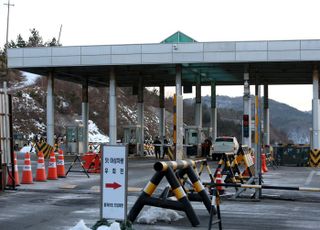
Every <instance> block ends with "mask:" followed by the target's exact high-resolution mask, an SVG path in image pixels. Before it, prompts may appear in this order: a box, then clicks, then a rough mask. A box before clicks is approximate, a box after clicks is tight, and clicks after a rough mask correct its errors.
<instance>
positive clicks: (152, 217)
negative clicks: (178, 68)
mask: <svg viewBox="0 0 320 230" xmlns="http://www.w3.org/2000/svg"><path fill="white" fill-rule="evenodd" d="M182 218H183V216H181V215H180V214H179V213H177V212H176V211H173V210H169V209H163V208H157V207H150V208H149V209H147V210H145V211H143V212H142V213H141V214H140V215H139V216H138V220H137V222H138V223H141V224H155V223H156V222H157V221H164V222H172V221H177V220H179V219H182Z"/></svg>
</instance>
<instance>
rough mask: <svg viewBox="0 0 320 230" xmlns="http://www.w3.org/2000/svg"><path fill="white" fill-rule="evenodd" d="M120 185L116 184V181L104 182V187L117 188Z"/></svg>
mask: <svg viewBox="0 0 320 230" xmlns="http://www.w3.org/2000/svg"><path fill="white" fill-rule="evenodd" d="M120 187H121V184H118V183H117V182H113V183H106V188H113V189H117V188H120Z"/></svg>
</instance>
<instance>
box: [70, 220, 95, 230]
mask: <svg viewBox="0 0 320 230" xmlns="http://www.w3.org/2000/svg"><path fill="white" fill-rule="evenodd" d="M69 230H91V228H88V227H87V226H86V224H85V223H84V221H83V220H80V221H79V222H78V223H77V224H76V226H74V227H72V228H70V229H69Z"/></svg>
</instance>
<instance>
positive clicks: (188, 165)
mask: <svg viewBox="0 0 320 230" xmlns="http://www.w3.org/2000/svg"><path fill="white" fill-rule="evenodd" d="M201 161H202V160H199V161H193V160H181V161H168V162H163V161H162V162H161V161H160V162H156V163H155V164H154V169H155V171H156V173H155V174H154V175H153V177H152V178H151V180H150V181H149V182H148V184H147V185H146V187H145V188H144V189H143V191H142V193H141V195H140V196H139V198H138V199H137V201H136V202H135V204H134V205H133V207H132V208H131V210H130V212H129V214H128V220H130V221H131V222H134V221H135V219H136V218H137V216H138V215H139V213H140V211H141V210H142V208H143V207H144V206H145V205H150V206H155V207H161V208H166V209H173V210H179V211H184V212H185V213H186V215H187V217H188V219H189V221H190V223H191V224H192V226H194V227H195V226H197V225H199V224H200V220H199V218H198V216H197V215H196V213H195V211H194V209H193V207H192V206H191V203H190V199H189V194H187V193H186V192H185V189H184V188H183V186H182V185H181V184H180V182H179V179H180V178H182V177H183V176H184V175H185V174H187V176H188V177H189V179H190V181H191V183H192V185H193V188H194V190H195V192H196V193H197V194H198V195H199V197H200V199H201V201H202V202H203V203H204V205H205V207H206V208H207V210H208V212H209V213H210V211H212V206H211V201H210V198H209V195H208V193H207V192H206V190H205V188H204V186H203V185H202V183H201V182H200V180H199V177H198V176H197V175H196V173H195V172H194V170H193V168H194V167H195V164H196V163H198V162H201ZM164 177H165V178H166V179H167V181H168V182H169V184H170V188H171V193H172V194H173V195H174V196H175V197H176V198H177V201H174V200H170V199H167V197H163V196H162V195H161V196H160V197H153V196H152V195H153V193H154V192H155V190H156V189H157V186H158V185H159V183H160V182H161V180H162V179H163V178H164Z"/></svg>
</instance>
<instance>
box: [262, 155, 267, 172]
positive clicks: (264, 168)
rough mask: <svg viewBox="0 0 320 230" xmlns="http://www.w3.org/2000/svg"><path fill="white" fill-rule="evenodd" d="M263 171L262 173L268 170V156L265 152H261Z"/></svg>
mask: <svg viewBox="0 0 320 230" xmlns="http://www.w3.org/2000/svg"><path fill="white" fill-rule="evenodd" d="M261 171H262V173H266V172H268V168H267V158H266V154H264V153H262V154H261Z"/></svg>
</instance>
